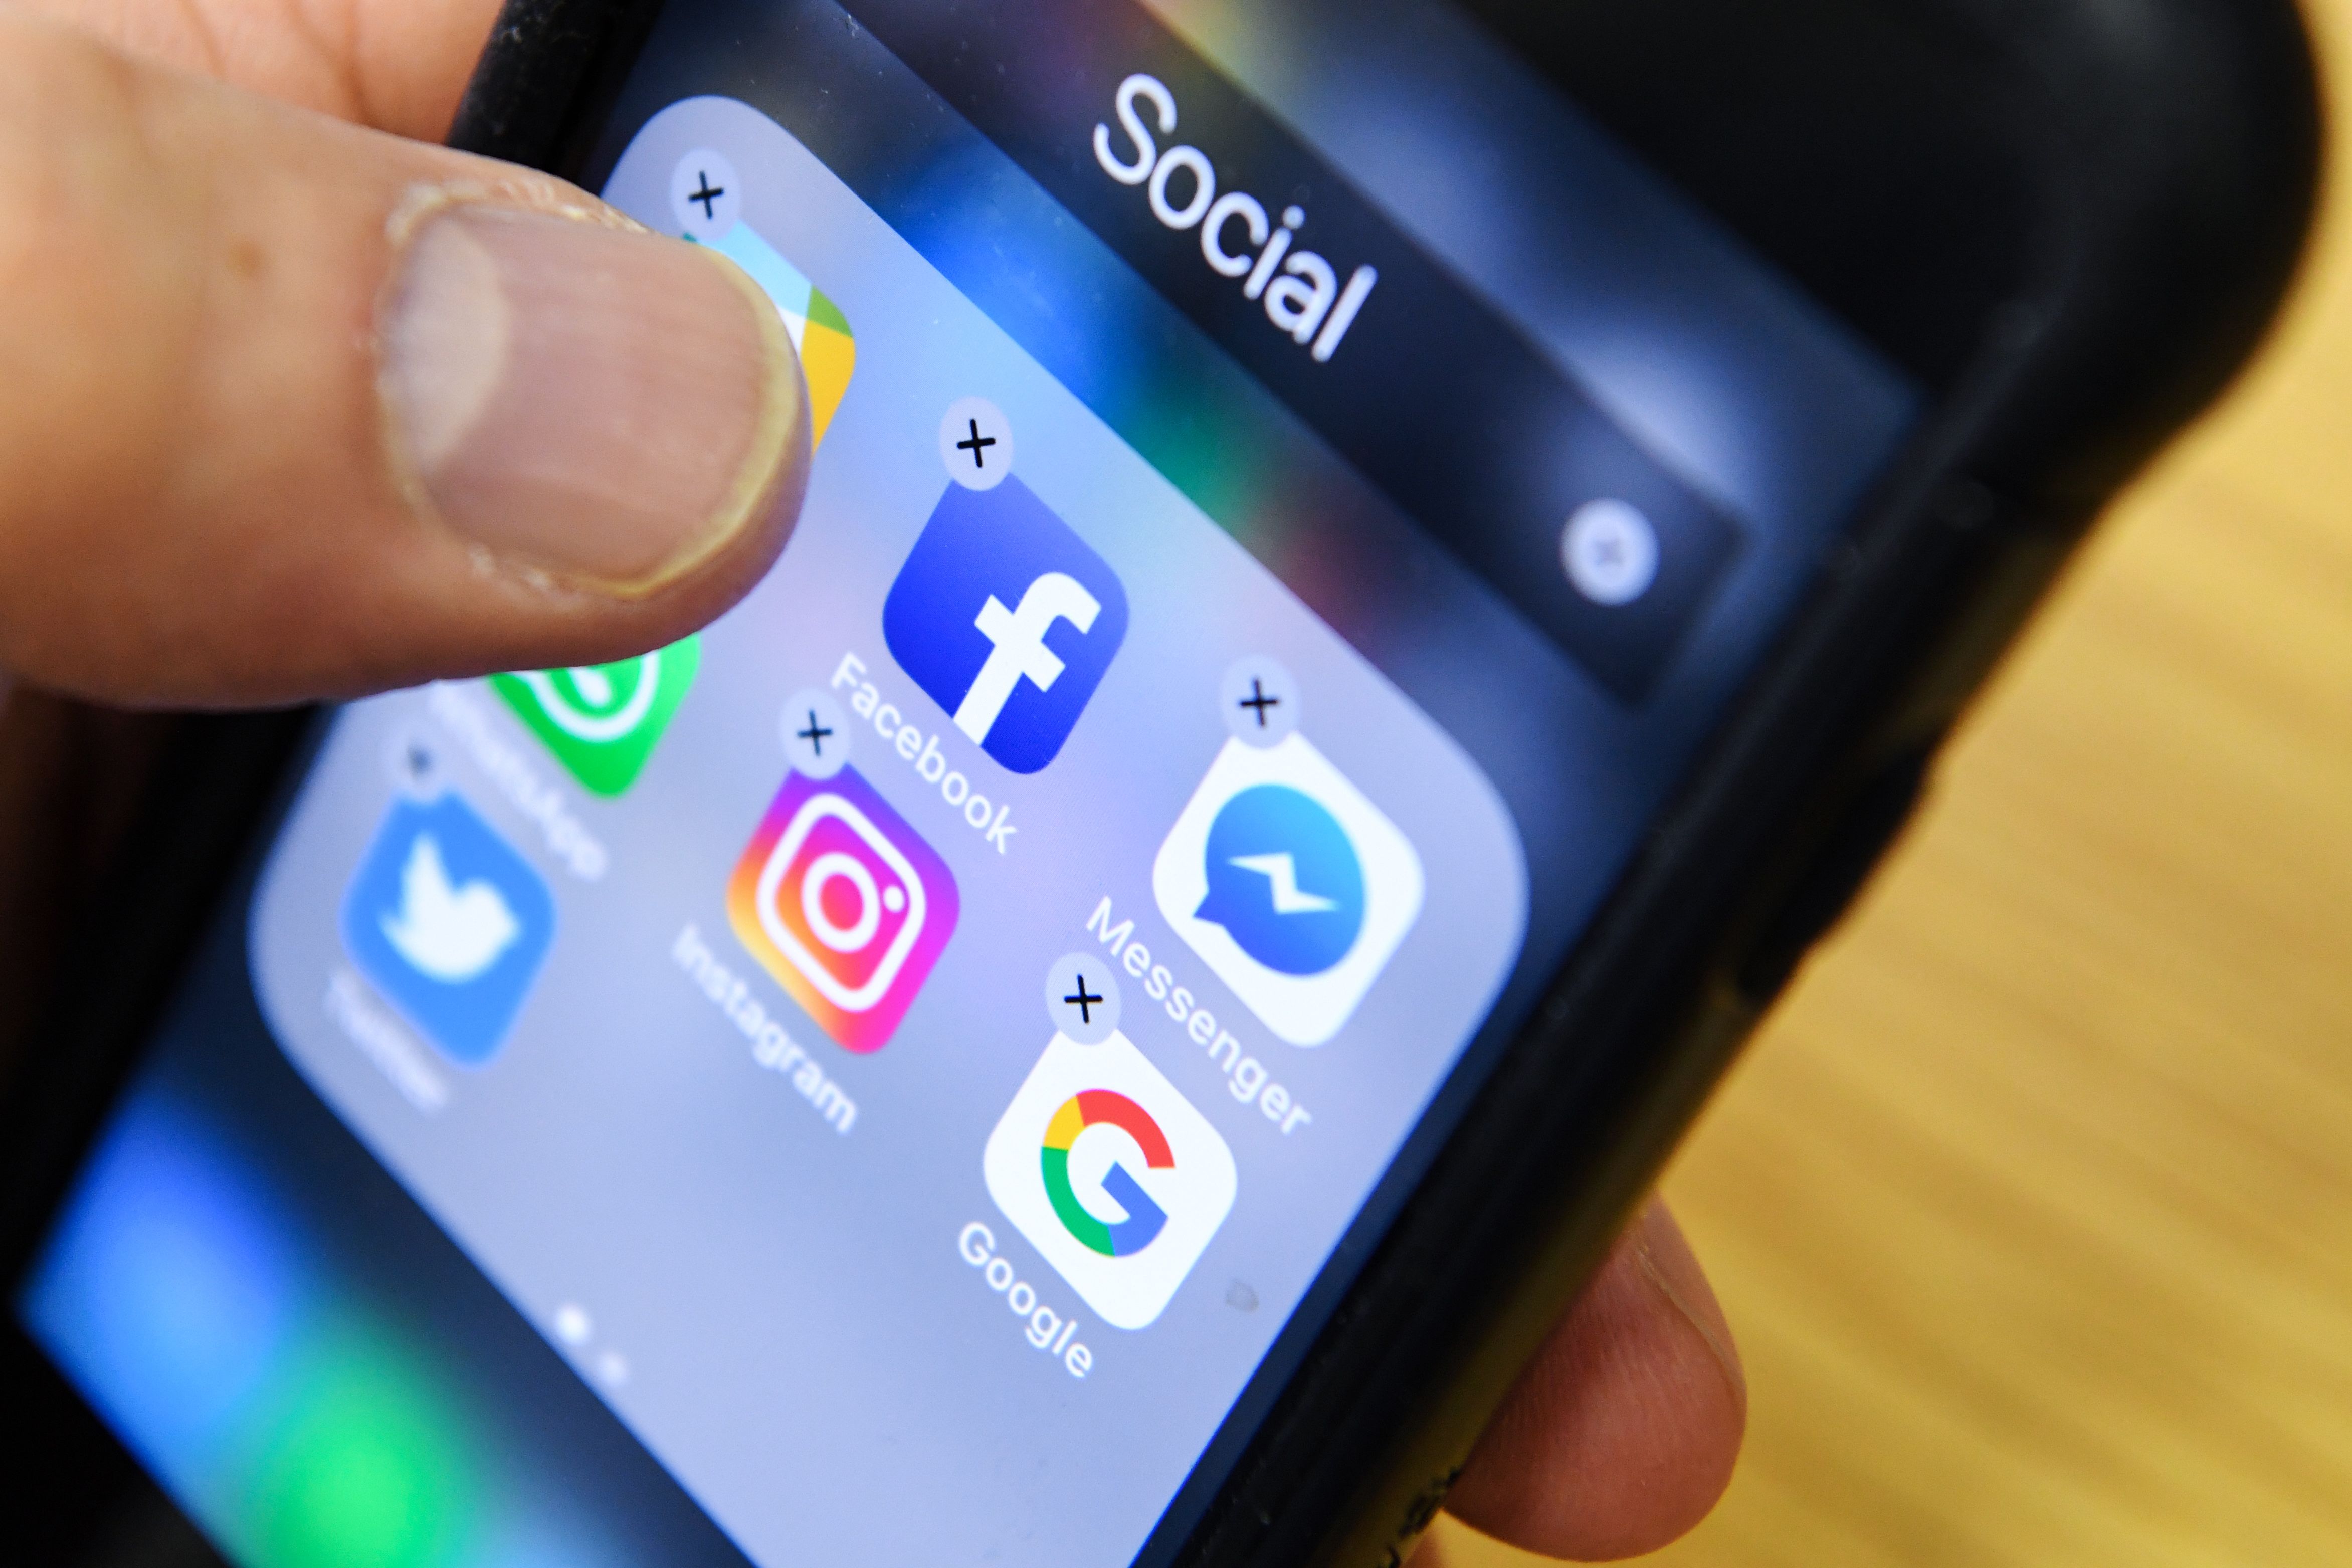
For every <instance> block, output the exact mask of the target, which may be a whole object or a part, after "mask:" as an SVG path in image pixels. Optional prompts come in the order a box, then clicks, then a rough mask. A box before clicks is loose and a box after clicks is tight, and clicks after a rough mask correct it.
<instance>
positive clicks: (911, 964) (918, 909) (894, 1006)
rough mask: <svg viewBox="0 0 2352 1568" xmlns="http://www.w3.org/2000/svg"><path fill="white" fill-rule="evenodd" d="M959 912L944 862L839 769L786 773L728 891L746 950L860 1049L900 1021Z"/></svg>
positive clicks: (878, 1044)
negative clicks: (819, 775)
mask: <svg viewBox="0 0 2352 1568" xmlns="http://www.w3.org/2000/svg"><path fill="white" fill-rule="evenodd" d="M959 910H960V903H959V899H958V895H957V892H956V884H955V878H954V876H953V875H952V874H950V872H949V870H948V867H947V862H946V861H944V860H942V859H940V856H939V853H938V851H936V850H934V849H933V848H932V847H930V846H929V844H927V843H925V842H924V841H923V838H922V837H921V835H919V834H918V833H917V832H916V831H915V830H914V829H913V828H912V827H910V826H908V825H907V822H906V819H905V818H903V817H901V816H899V815H898V813H897V812H895V811H893V810H891V809H890V806H889V805H888V804H887V802H885V801H884V800H883V798H882V797H881V795H878V794H877V793H876V792H875V789H874V786H873V785H872V784H867V783H866V780H865V779H863V778H861V777H860V776H859V775H858V773H857V772H856V770H855V769H854V768H846V767H845V768H843V769H842V770H841V771H840V772H839V773H835V774H834V775H833V776H832V777H831V778H827V779H813V778H810V777H809V776H808V775H806V774H805V773H797V772H795V773H788V774H786V775H785V778H784V783H783V786H782V788H781V789H779V790H778V791H777V792H776V797H775V799H774V800H773V801H772V802H771V803H770V804H769V806H768V810H767V813H766V815H765V816H762V817H761V821H760V826H759V827H758V829H757V830H756V831H754V832H753V833H752V835H751V843H750V844H748V845H747V846H745V847H744V850H743V856H742V858H741V859H740V860H739V861H737V862H736V866H735V873H734V876H733V877H732V878H731V879H730V881H729V884H728V892H727V915H728V921H729V923H730V925H732V926H733V927H734V930H735V938H736V940H737V941H738V942H741V943H742V944H743V947H744V950H745V951H746V952H750V953H751V956H752V957H753V958H755V959H757V960H759V963H760V966H761V968H763V969H765V970H766V971H767V972H768V973H770V974H772V975H773V976H774V977H775V979H776V981H777V983H778V984H781V985H782V986H783V988H784V989H785V990H786V991H788V992H790V993H791V994H792V997H793V1000H794V1001H795V1002H798V1003H799V1004H800V1005H801V1007H802V1009H803V1011H804V1012H806V1013H807V1014H808V1016H810V1017H812V1018H814V1020H816V1023H817V1026H818V1027H820V1028H822V1029H823V1030H824V1032H825V1033H826V1034H827V1035H829V1036H831V1037H833V1039H834V1041H835V1044H837V1045H839V1046H840V1047H842V1048H843V1049H845V1050H848V1051H854V1052H856V1053H857V1054H859V1055H861V1056H863V1055H867V1054H870V1053H872V1052H874V1051H878V1050H880V1049H881V1048H882V1047H883V1046H884V1045H886V1044H887V1043H888V1041H889V1039H890V1037H891V1035H892V1034H893V1033H895V1032H896V1031H897V1029H898V1023H899V1020H900V1019H902V1018H903V1017H905V1016H906V1013H907V1008H908V1006H909V1005H911V1004H912V1003H913V1002H914V999H915V996H916V994H917V993H918V992H919V991H921V990H922V988H923V983H924V982H925V981H926V980H927V979H929V977H930V973H931V968H932V966H933V965H934V964H935V963H938V962H939V956H940V951H941V950H942V949H944V948H945V947H946V946H947V943H948V938H949V937H950V936H951V935H953V934H954V932H955V926H956V917H957V914H958V912H959Z"/></svg>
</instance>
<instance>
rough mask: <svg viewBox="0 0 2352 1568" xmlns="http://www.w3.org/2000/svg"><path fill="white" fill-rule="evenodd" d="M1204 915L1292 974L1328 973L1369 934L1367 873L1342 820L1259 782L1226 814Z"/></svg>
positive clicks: (1212, 852) (1271, 965) (1206, 868)
mask: <svg viewBox="0 0 2352 1568" xmlns="http://www.w3.org/2000/svg"><path fill="white" fill-rule="evenodd" d="M1202 872H1203V874H1205V875H1206V876H1207V878H1208V879H1209V893H1208V896H1207V897H1206V898H1204V899H1202V900H1201V907H1200V908H1199V909H1197V910H1193V911H1192V913H1193V916H1194V917H1195V918H1196V919H1199V920H1203V921H1208V922H1209V923H1210V924H1212V925H1221V926H1223V927H1224V928H1225V931H1226V934H1228V935H1229V936H1231V937H1232V938H1233V939H1234V943H1235V944H1236V945H1237V946H1239V947H1240V948H1241V950H1242V951H1243V952H1245V953H1247V954H1249V955H1250V957H1252V958H1254V959H1255V960H1256V961H1257V962H1258V963H1262V964H1264V965H1265V967H1266V968H1268V969H1271V970H1274V971H1276V972H1277V973H1283V974H1320V973H1323V972H1324V971H1325V970H1327V969H1329V968H1331V967H1332V966H1334V965H1335V964H1337V963H1339V961H1340V960H1341V959H1343V958H1345V957H1347V956H1348V950H1349V948H1351V947H1353V946H1355V945H1356V934H1357V933H1358V932H1359V931H1362V930H1363V929H1364V868H1363V867H1362V865H1361V864H1360V863H1359V862H1358V861H1357V859H1356V851H1355V850H1354V849H1353V848H1352V847H1349V843H1348V835H1347V831H1346V830H1345V829H1344V828H1342V827H1341V826H1339V818H1337V817H1335V816H1332V815H1331V814H1330V813H1329V812H1328V811H1326V810H1324V809H1323V808H1322V807H1321V806H1320V805H1317V804H1316V803H1315V799H1314V797H1313V796H1312V795H1302V794H1300V793H1299V792H1298V791H1297V790H1295V789H1292V788H1290V787H1289V786H1288V785H1287V784H1254V785H1252V786H1251V787H1250V788H1248V789H1245V790H1244V791H1242V793H1241V794H1239V795H1235V796H1234V797H1233V799H1231V800H1229V801H1227V802H1225V804H1224V805H1223V806H1221V807H1219V808H1218V811H1217V816H1216V819H1215V820H1214V821H1213V822H1212V823H1211V824H1210V825H1209V847H1208V852H1207V854H1206V856H1205V857H1204V858H1203V859H1202Z"/></svg>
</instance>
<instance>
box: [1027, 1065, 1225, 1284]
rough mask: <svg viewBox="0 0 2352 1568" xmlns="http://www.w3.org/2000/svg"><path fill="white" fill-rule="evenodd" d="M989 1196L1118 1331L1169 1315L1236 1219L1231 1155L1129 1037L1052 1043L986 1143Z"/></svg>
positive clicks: (1213, 1129)
mask: <svg viewBox="0 0 2352 1568" xmlns="http://www.w3.org/2000/svg"><path fill="white" fill-rule="evenodd" d="M982 1174H983V1176H984V1177H985V1178H986V1180H987V1182H988V1195H989V1196H990V1197H992V1198H993V1199H995V1200H996V1206H997V1207H998V1208H1000V1209H1002V1210H1003V1212H1004V1217H1005V1218H1006V1219H1009V1220H1011V1221H1012V1222H1013V1225H1014V1226H1017V1227H1018V1228H1019V1230H1020V1232H1021V1234H1022V1235H1023V1236H1024V1237H1028V1239H1029V1244H1030V1245H1031V1246H1033V1247H1035V1248H1036V1249H1037V1250H1038V1252H1040V1253H1041V1254H1043V1255H1044V1257H1045V1261H1046V1262H1048V1263H1050V1264H1052V1265H1053V1266H1054V1268H1055V1272H1057V1273H1059V1274H1060V1275H1061V1276H1062V1278H1063V1279H1066V1280H1068V1281H1069V1283H1070V1289H1073V1290H1076V1292H1077V1293H1078V1296H1079V1299H1080V1300H1084V1301H1085V1302H1086V1304H1087V1306H1088V1307H1090V1308H1092V1309H1093V1310H1094V1313H1095V1315H1096V1316H1097V1317H1098V1318H1100V1319H1102V1321H1104V1322H1106V1323H1108V1324H1110V1325H1111V1327H1113V1328H1115V1329H1140V1328H1146V1327H1149V1326H1150V1324H1151V1323H1153V1322H1155V1321H1158V1319H1159V1317H1160V1313H1162V1312H1163V1311H1165V1310H1167V1309H1168V1303H1169V1301H1170V1300H1171V1299H1172V1298H1173V1297H1174V1296H1175V1294H1176V1289H1177V1287H1178V1286H1180V1285H1181V1284H1183V1282H1184V1277H1185V1276H1186V1275H1188V1274H1190V1273H1191V1272H1192V1266H1193V1265H1194V1264H1195V1263H1198V1262H1199V1261H1200V1260H1201V1254H1202V1252H1203V1251H1204V1250H1206V1249H1207V1247H1208V1245H1209V1241H1210V1238H1211V1237H1214V1236H1215V1235H1216V1234H1217V1229H1218V1227H1219V1226H1222V1225H1223V1224H1224V1223H1225V1215H1228V1214H1230V1213H1231V1212H1232V1211H1233V1206H1234V1192H1235V1190H1236V1189H1237V1187H1238V1185H1239V1180H1238V1177H1237V1176H1236V1174H1235V1172H1234V1156H1233V1151H1231V1150H1230V1149H1228V1148H1226V1147H1225V1141H1224V1140H1223V1138H1220V1137H1218V1136H1217V1130H1216V1129H1215V1128H1214V1127H1212V1126H1211V1125H1210V1124H1209V1119H1208V1118H1207V1117H1205V1116H1203V1115H1202V1114H1201V1113H1200V1111H1199V1110H1195V1109H1194V1108H1193V1106H1192V1101H1190V1100H1186V1099H1185V1098H1184V1097H1183V1096H1182V1095H1181V1094H1179V1093H1178V1092H1177V1091H1176V1086H1175V1085H1173V1084H1171V1083H1170V1082H1169V1081H1168V1080H1167V1079H1165V1078H1164V1077H1162V1076H1161V1075H1160V1069H1159V1068H1155V1067H1153V1066H1152V1065H1151V1063H1150V1060H1149V1059H1147V1058H1145V1056H1144V1055H1143V1053H1142V1052H1141V1051H1139V1050H1138V1049H1136V1048H1135V1046H1134V1044H1133V1042H1131V1041H1130V1040H1129V1039H1128V1037H1126V1036H1125V1035H1122V1034H1119V1033H1118V1032H1117V1031H1116V1030H1114V1031H1113V1032H1112V1034H1111V1036H1110V1037H1109V1038H1108V1039H1107V1040H1105V1041H1104V1042H1103V1043H1102V1044H1100V1045H1096V1046H1085V1045H1080V1044H1078V1043H1077V1042H1076V1040H1073V1039H1071V1038H1069V1037H1067V1036H1066V1035H1057V1036H1055V1037H1054V1043H1053V1044H1052V1045H1050V1046H1047V1047H1045V1055H1044V1056H1043V1057H1040V1058H1038V1059H1037V1065H1036V1066H1035V1067H1034V1068H1031V1069H1030V1072H1029V1079H1028V1081H1027V1082H1025V1083H1024V1084H1023V1085H1022V1086H1021V1092H1020V1093H1018V1094H1016V1095H1015V1096H1013V1104H1012V1106H1011V1107H1010V1108H1009V1109H1008V1110H1006V1111H1005V1112H1004V1116H1003V1120H1002V1121H998V1122H997V1124H996V1131H994V1132H992V1133H991V1134H990V1135H989V1139H988V1149H987V1152H986V1153H985V1154H984V1155H983V1156H982Z"/></svg>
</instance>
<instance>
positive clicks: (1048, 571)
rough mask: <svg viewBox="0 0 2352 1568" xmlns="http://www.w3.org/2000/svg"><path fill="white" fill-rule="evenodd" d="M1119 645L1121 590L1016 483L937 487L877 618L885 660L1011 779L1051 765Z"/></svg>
mask: <svg viewBox="0 0 2352 1568" xmlns="http://www.w3.org/2000/svg"><path fill="white" fill-rule="evenodd" d="M1126 636H1127V591H1126V590H1125V589H1124V588H1122V587H1120V586H1119V582H1118V578H1117V577H1116V576H1113V575H1112V574H1111V569H1110V567H1109V565H1108V563H1106V562H1105V561H1104V560H1103V558H1102V557H1101V556H1099V555H1097V554H1096V553H1095V552H1093V551H1092V550H1091V549H1089V548H1087V543H1086V542H1085V541H1084V540H1082V539H1080V538H1079V537H1078V536H1077V535H1076V534H1075V533H1073V532H1071V531H1070V529H1069V525H1068V524H1067V523H1066V522H1064V521H1062V520H1061V519H1060V518H1058V517H1055V515H1054V514H1053V513H1052V512H1051V511H1049V510H1046V508H1045V502H1043V501H1041V500H1038V499H1037V498H1036V497H1035V496H1034V495H1033V494H1031V493H1030V491H1029V488H1028V487H1027V486H1025V485H1024V484H1023V483H1022V482H1021V481H1020V480H1019V479H1012V478H1007V479H1004V480H1003V481H1002V482H1001V483H999V484H998V485H997V486H996V488H995V489H986V490H975V489H965V488H964V487H963V486H961V485H950V486H949V487H948V493H947V495H946V496H945V498H943V499H942V500H940V504H939V507H938V509H937V510H934V511H933V512H932V513H931V520H930V521H929V522H928V523H925V524H924V525H923V536H922V537H921V538H920V539H919V540H917V541H916V542H915V550H914V553H913V554H911V555H909V556H908V557H907V563H906V565H904V566H902V567H900V568H899V569H898V581H897V582H895V583H893V584H890V596H889V598H888V599H887V600H885V601H884V602H883V605H882V637H883V640H884V641H885V642H887V644H888V645H889V647H890V656H891V657H892V658H896V659H897V660H898V664H899V668H903V669H904V670H906V672H907V673H908V675H910V676H912V677H913V678H914V679H915V684H916V685H918V686H920V687H921V688H922V689H924V691H926V692H928V693H929V695H930V698H931V700H932V701H934V702H937V703H938V704H939V705H940V707H941V708H944V709H946V710H948V712H949V713H950V714H951V715H953V717H954V721H955V727H956V728H957V729H959V730H961V731H963V732H964V733H965V734H966V735H968V736H970V737H971V739H972V740H974V741H976V742H979V743H980V747H981V749H982V751H984V752H987V753H988V754H989V755H990V756H992V757H993V758H995V759H996V760H997V761H998V762H999V763H1002V764H1003V765H1004V766H1005V767H1006V768H1008V769H1010V770H1011V771H1012V772H1013V773H1035V772H1037V771H1038V770H1039V769H1040V768H1043V767H1044V766H1045V764H1046V763H1050V762H1052V761H1053V760H1054V758H1055V756H1056V755H1057V754H1058V753H1059V752H1061V750H1062V742H1065V741H1066V740H1068V739H1069V738H1070V730H1071V728H1072V727H1073V726H1074V725H1076V723H1077V721H1078V714H1079V713H1080V711H1082V710H1084V709H1085V707H1086V705H1087V699H1088V698H1090V697H1092V696H1093V695H1094V694H1095V688H1096V687H1097V686H1098V685H1100V684H1101V683H1102V678H1103V671H1104V670H1106V669H1108V668H1110V661H1111V658H1112V656H1114V655H1115V654H1117V653H1118V645H1119V641H1120V639H1121V638H1123V637H1126Z"/></svg>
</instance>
